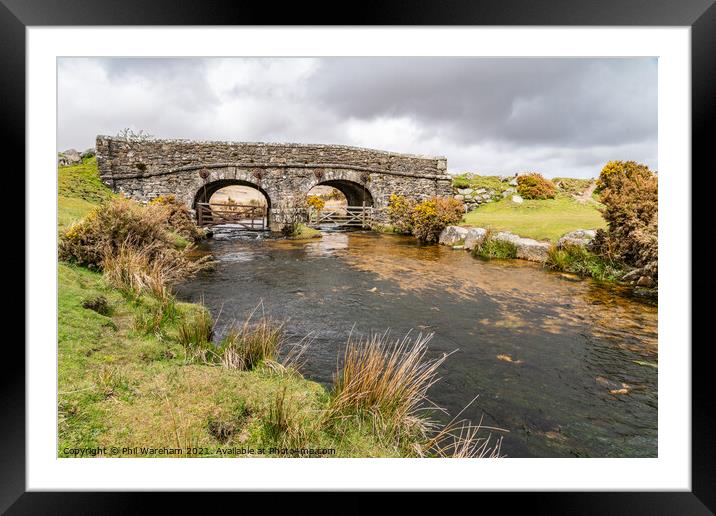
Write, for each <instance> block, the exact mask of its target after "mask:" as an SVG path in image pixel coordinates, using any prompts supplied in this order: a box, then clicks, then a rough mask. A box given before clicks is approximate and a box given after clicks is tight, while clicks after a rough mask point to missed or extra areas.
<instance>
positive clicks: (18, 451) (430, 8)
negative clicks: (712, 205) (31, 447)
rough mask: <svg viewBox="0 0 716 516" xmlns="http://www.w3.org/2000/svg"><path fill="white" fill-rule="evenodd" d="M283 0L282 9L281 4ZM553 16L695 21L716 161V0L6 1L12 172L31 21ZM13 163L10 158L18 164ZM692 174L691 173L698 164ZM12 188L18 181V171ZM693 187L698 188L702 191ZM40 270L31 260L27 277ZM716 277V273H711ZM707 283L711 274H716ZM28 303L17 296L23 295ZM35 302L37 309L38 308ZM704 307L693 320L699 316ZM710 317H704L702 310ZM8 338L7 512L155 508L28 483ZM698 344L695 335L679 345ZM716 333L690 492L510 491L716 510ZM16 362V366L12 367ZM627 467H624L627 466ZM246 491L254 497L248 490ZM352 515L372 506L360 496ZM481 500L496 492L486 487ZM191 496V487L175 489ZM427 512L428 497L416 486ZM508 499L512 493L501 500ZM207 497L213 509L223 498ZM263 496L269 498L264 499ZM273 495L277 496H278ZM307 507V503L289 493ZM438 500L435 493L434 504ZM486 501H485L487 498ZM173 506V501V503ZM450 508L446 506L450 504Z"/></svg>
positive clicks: (702, 391) (576, 501)
mask: <svg viewBox="0 0 716 516" xmlns="http://www.w3.org/2000/svg"><path fill="white" fill-rule="evenodd" d="M279 5H280V7H279ZM284 24H290V25H452V26H455V25H548V26H565V25H576V26H595V25H603V26H632V25H634V26H688V27H691V44H692V56H691V72H692V170H697V169H698V170H700V169H701V168H703V169H704V172H706V170H708V169H711V168H713V166H712V163H708V168H707V161H706V160H707V155H708V151H710V150H711V147H713V140H712V139H710V138H709V136H710V135H709V131H708V129H709V126H710V125H712V124H713V123H714V112H715V109H714V107H715V105H716V94H714V91H715V89H716V88H715V86H714V85H716V5H714V1H713V0H601V1H599V2H596V1H591V0H552V1H550V2H536V1H535V0H500V1H495V0H493V1H484V0H458V1H456V0H443V1H442V2H440V1H429V0H413V1H411V2H406V1H400V0H383V1H381V2H366V3H365V4H362V5H354V4H345V3H342V4H341V8H340V9H334V10H328V9H325V8H323V7H321V6H320V5H319V4H316V5H315V7H314V6H311V5H308V4H305V3H286V4H273V3H269V2H263V3H262V2H236V1H234V2H228V1H215V0H207V1H204V2H176V1H171V0H101V1H100V0H94V1H93V0H0V70H1V73H0V95H1V96H0V120H1V121H2V124H0V127H2V129H1V130H2V132H3V134H2V139H0V146H2V147H3V152H2V155H3V156H7V157H8V159H3V161H4V164H5V167H4V168H5V171H6V173H9V172H10V170H11V167H12V170H17V171H19V170H24V169H25V156H24V152H21V149H24V148H25V140H24V138H25V87H26V84H25V52H26V49H25V28H26V27H27V26H52V25H58V26H62V25H79V26H84V25H284ZM8 161H9V163H8ZM691 174H692V176H691V177H692V179H693V177H694V176H693V172H692V173H691ZM14 181H15V183H14V184H13V188H14V189H16V190H17V189H18V187H19V184H18V183H19V180H17V179H15V180H14ZM692 192H693V190H692ZM692 218H693V217H692ZM29 274H32V271H31V270H28V269H27V267H25V275H26V277H27V275H29ZM709 276H713V275H712V274H709ZM706 282H713V280H712V279H711V278H709V279H707V280H706ZM18 305H19V303H18ZM692 307H693V310H692V314H693V315H692V321H693V322H698V321H700V320H706V321H707V320H709V318H708V316H707V314H706V313H705V310H707V309H708V306H704V305H697V304H695V303H692ZM26 309H29V310H31V309H32V306H27V307H26ZM694 315H695V317H694ZM699 316H702V317H699ZM10 344H11V342H10V341H8V342H6V350H5V351H6V352H5V355H4V356H5V362H6V366H5V367H4V368H3V374H2V375H0V382H1V383H2V391H1V396H2V410H3V416H4V417H3V418H2V423H1V424H0V433H1V435H2V440H0V443H2V444H3V451H2V453H1V454H0V511H7V513H8V514H77V513H82V514H95V513H103V514H115V513H135V512H141V511H142V510H143V509H149V507H150V506H149V505H148V502H149V501H148V500H147V498H148V497H149V496H152V495H148V494H143V495H138V494H132V493H119V492H116V493H78V492H67V493H48V492H42V493H40V492H26V488H25V473H26V465H25V446H26V440H25V430H26V428H25V354H24V350H22V349H20V348H19V346H16V345H10ZM670 344H671V345H680V346H683V347H684V348H685V349H688V345H689V344H690V343H688V342H680V343H670ZM709 353H710V339H704V340H703V341H697V340H694V342H693V346H692V374H693V377H692V457H691V465H692V491H691V492H640V493H637V492H630V493H624V492H623V493H607V492H602V493H525V494H514V493H510V494H508V495H507V496H509V497H512V498H511V499H512V500H514V501H518V502H521V503H529V504H530V510H531V511H532V512H537V513H550V514H555V513H565V512H569V513H584V514H614V513H616V514H622V513H629V514H641V513H649V514H652V513H654V514H711V513H712V512H713V511H714V510H716V489H714V486H716V478H715V477H716V475H715V471H716V467H715V466H714V465H715V464H716V436H715V435H714V426H713V424H712V421H713V420H716V418H714V410H713V402H712V400H711V398H710V392H711V391H712V389H711V388H710V387H711V385H710V381H709V373H710V372H709V371H708V369H710V368H711V365H710V361H709V360H708V358H709V357H708V355H709ZM7 364H12V365H11V366H10V365H7ZM617 474H618V472H617ZM242 496H246V495H242ZM352 496H353V497H354V501H353V502H351V503H350V504H348V505H345V503H344V504H343V506H344V507H347V511H346V512H362V511H361V510H362V509H368V508H369V507H370V503H369V502H367V501H366V500H365V499H364V498H362V497H358V495H352ZM481 496H483V498H481V500H483V501H485V502H486V501H488V500H487V499H486V498H484V496H490V497H494V496H495V495H493V494H485V495H481ZM165 498H170V499H171V501H173V502H174V503H177V502H178V503H180V504H185V503H186V502H187V501H188V497H187V495H178V496H177V495H176V494H174V495H172V496H171V497H165ZM416 500H417V501H419V502H420V503H421V504H422V503H423V501H425V504H424V505H423V508H424V509H428V508H429V507H430V503H431V502H430V500H429V499H428V498H427V497H425V496H420V495H418V496H417V497H416ZM500 501H501V502H504V500H500ZM224 503H226V502H225V501H224V500H223V497H218V496H214V495H212V496H204V497H202V504H203V508H204V510H207V511H208V510H210V508H211V506H212V505H218V504H224ZM259 503H260V502H259ZM272 503H273V502H272ZM286 503H287V504H290V506H292V507H294V508H299V507H301V506H302V505H303V504H305V503H306V502H305V501H303V500H302V499H301V497H298V498H297V497H295V496H293V497H291V498H290V500H288V501H287V502H286ZM432 503H434V502H432ZM481 503H484V502H481ZM164 508H166V509H168V508H169V505H167V506H164ZM443 509H444V507H443Z"/></svg>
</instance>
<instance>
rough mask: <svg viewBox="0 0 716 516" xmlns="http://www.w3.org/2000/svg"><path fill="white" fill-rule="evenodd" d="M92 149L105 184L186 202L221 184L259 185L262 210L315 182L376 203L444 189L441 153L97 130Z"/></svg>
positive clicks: (447, 182) (353, 199)
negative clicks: (130, 135) (144, 136)
mask: <svg viewBox="0 0 716 516" xmlns="http://www.w3.org/2000/svg"><path fill="white" fill-rule="evenodd" d="M96 150H97V163H98V165H99V171H100V177H101V179H102V181H103V182H104V183H105V184H106V185H107V186H109V187H110V188H112V189H113V190H115V191H117V192H122V193H124V194H125V195H127V196H128V197H131V198H133V199H136V200H138V201H143V202H146V201H149V200H151V199H152V198H154V197H157V196H159V195H168V194H172V195H174V196H176V197H177V198H178V199H180V200H181V201H183V202H184V203H186V205H187V206H188V207H189V208H191V209H195V208H196V205H197V203H199V202H208V200H209V199H210V198H211V195H212V194H213V193H214V192H216V191H217V190H219V189H220V188H223V187H225V186H229V185H243V186H249V187H253V188H255V189H257V190H258V191H260V192H261V193H262V194H263V195H264V197H265V198H266V201H267V204H268V206H269V214H270V213H271V208H276V207H278V206H282V205H283V204H284V203H290V202H292V199H296V198H297V197H299V196H301V197H305V195H306V194H307V193H308V192H309V190H311V188H313V187H314V186H318V185H325V186H332V187H334V188H336V189H338V190H340V191H341V192H342V193H343V194H344V195H345V196H346V199H347V201H348V205H349V206H373V207H374V208H378V209H380V208H385V207H386V206H387V204H388V198H389V197H390V194H392V193H396V194H400V195H405V196H407V197H411V198H415V199H423V198H426V197H430V196H435V195H439V196H449V195H451V194H452V187H451V184H452V182H451V178H450V176H448V175H447V160H446V159H445V158H443V157H427V156H415V155H410V154H398V153H394V152H385V151H379V150H372V149H363V148H358V147H348V146H343V145H313V144H297V143H245V142H208V141H189V140H157V139H149V140H127V139H124V138H119V137H109V136H98V137H97V146H96ZM377 211H378V212H380V211H381V210H377ZM270 216H271V215H269V217H270Z"/></svg>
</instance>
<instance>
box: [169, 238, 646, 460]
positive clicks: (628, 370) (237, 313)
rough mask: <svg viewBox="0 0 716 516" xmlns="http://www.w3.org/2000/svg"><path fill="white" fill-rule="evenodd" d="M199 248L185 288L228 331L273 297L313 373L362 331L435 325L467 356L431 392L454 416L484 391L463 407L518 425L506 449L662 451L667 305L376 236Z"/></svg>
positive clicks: (330, 367)
mask: <svg viewBox="0 0 716 516" xmlns="http://www.w3.org/2000/svg"><path fill="white" fill-rule="evenodd" d="M202 248H203V249H204V250H206V251H209V252H211V253H212V254H213V255H214V257H215V259H216V260H218V263H217V266H216V267H215V268H214V270H211V271H207V272H205V273H203V274H202V275H201V276H200V277H198V278H196V279H194V280H192V281H191V282H188V283H186V284H184V285H183V286H182V288H181V289H180V297H182V298H183V299H185V300H189V301H201V300H202V299H203V300H204V303H205V304H206V305H207V306H208V307H209V309H210V310H211V311H212V313H213V314H214V315H215V316H216V315H217V314H219V312H220V313H221V315H220V322H219V324H218V326H217V328H218V334H219V337H220V336H221V333H222V332H224V331H226V327H227V326H228V324H229V323H230V322H231V321H232V320H236V321H243V320H244V319H245V318H246V317H247V316H248V314H249V313H250V312H251V311H252V310H254V308H255V307H256V306H257V304H258V303H259V301H263V306H264V310H265V312H266V313H267V314H269V315H270V316H271V317H272V318H276V319H280V320H285V321H286V326H285V328H286V330H287V332H288V334H289V335H290V336H291V337H292V338H293V339H300V338H302V337H305V336H306V335H309V334H312V335H313V336H314V340H313V342H312V344H311V346H310V348H309V351H308V352H307V355H306V356H305V358H306V363H305V366H304V368H303V373H304V375H305V376H306V377H308V378H311V379H314V380H316V381H319V382H322V383H326V384H328V383H329V382H330V381H331V377H332V375H333V373H334V372H335V370H336V364H337V360H338V357H339V356H340V355H341V352H342V349H343V346H344V344H345V342H346V340H347V338H348V336H349V334H350V333H351V331H352V333H353V336H357V335H367V334H370V333H371V332H383V331H385V330H386V329H390V331H391V334H392V335H394V336H395V337H398V336H402V335H404V334H405V333H406V332H407V331H409V330H411V329H412V330H413V332H423V333H434V337H433V339H432V340H431V341H430V344H429V346H430V350H431V353H432V354H434V356H439V355H440V354H441V353H443V352H451V351H454V350H458V351H457V352H455V353H454V354H452V355H451V356H450V357H449V358H448V359H447V361H446V362H445V363H444V364H443V366H442V368H441V377H442V379H441V381H440V382H439V383H437V384H436V385H434V386H433V387H432V388H431V389H430V391H429V396H430V398H431V400H433V401H434V402H435V403H437V404H438V405H439V406H441V407H444V408H445V409H447V411H448V412H449V413H450V414H451V415H455V414H457V413H458V412H460V410H461V409H462V408H463V407H465V405H467V404H468V403H469V402H470V400H472V399H473V398H474V397H475V396H476V395H479V397H478V398H477V400H476V401H475V403H473V404H472V405H470V407H469V408H468V409H467V410H466V411H465V412H464V413H463V416H465V417H467V418H469V419H471V420H472V421H473V422H478V421H480V419H482V424H483V425H487V426H495V427H500V428H504V429H507V430H509V433H506V434H504V441H503V446H502V451H503V453H505V454H507V455H508V456H510V457H571V456H576V457H655V456H657V308H656V306H652V305H649V304H645V303H643V302H640V301H639V300H636V299H631V298H629V297H628V296H627V295H626V293H625V292H624V291H620V290H619V289H618V288H616V287H613V286H605V285H601V284H598V283H596V282H593V281H591V280H580V279H576V278H574V277H571V276H568V275H563V274H559V273H553V272H549V271H546V270H544V269H543V268H542V267H541V266H539V265H536V264H532V263H528V262H523V261H519V260H512V261H490V262H485V261H481V260H478V259H474V258H472V257H471V256H470V255H469V254H468V253H466V252H464V251H455V250H452V249H450V248H447V247H444V246H438V245H429V246H420V245H418V244H417V243H416V242H415V240H414V239H412V238H410V237H402V236H397V235H384V234H375V233H368V232H352V233H324V235H323V238H321V239H316V240H311V241H290V240H271V239H255V238H254V239H251V240H246V239H238V240H237V239H234V240H231V239H229V240H210V241H208V242H206V243H204V244H202Z"/></svg>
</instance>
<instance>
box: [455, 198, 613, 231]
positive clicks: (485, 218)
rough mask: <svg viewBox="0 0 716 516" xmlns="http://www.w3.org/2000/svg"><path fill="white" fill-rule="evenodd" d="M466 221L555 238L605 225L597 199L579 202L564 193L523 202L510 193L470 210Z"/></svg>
mask: <svg viewBox="0 0 716 516" xmlns="http://www.w3.org/2000/svg"><path fill="white" fill-rule="evenodd" d="M463 225H467V226H476V227H483V228H490V229H493V230H497V231H510V232H512V233H515V234H517V235H520V236H522V237H527V238H534V239H536V240H550V241H552V242H556V241H557V240H558V239H559V237H561V236H562V235H564V234H565V233H568V232H569V231H574V230H576V229H597V228H603V227H605V226H606V224H605V222H604V219H603V218H602V215H601V213H600V212H599V208H598V205H597V204H596V203H593V202H588V203H584V204H580V203H578V202H577V201H575V200H573V199H571V198H569V197H567V196H564V195H558V196H557V197H556V198H555V199H545V200H525V201H524V202H523V203H522V204H517V203H514V202H512V200H511V199H510V198H509V197H508V198H507V199H503V200H501V201H498V202H494V203H488V204H484V205H482V206H480V207H479V208H477V209H475V210H473V211H471V212H470V213H467V214H466V215H465V218H464V219H463Z"/></svg>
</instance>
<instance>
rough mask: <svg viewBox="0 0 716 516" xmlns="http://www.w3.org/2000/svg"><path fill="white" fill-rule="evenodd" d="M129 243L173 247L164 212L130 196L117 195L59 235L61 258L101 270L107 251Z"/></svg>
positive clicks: (113, 250)
mask: <svg viewBox="0 0 716 516" xmlns="http://www.w3.org/2000/svg"><path fill="white" fill-rule="evenodd" d="M127 243H131V245H132V246H134V247H136V248H138V249H141V248H143V247H146V246H154V247H153V249H160V248H163V247H167V248H168V247H173V242H172V237H171V235H170V234H169V233H168V231H167V230H166V225H165V224H164V219H163V214H160V213H158V212H157V211H156V210H148V209H146V208H144V207H143V206H141V205H139V204H138V203H136V202H134V201H130V200H129V199H125V198H122V197H119V198H114V199H111V200H110V201H108V202H106V203H104V204H102V205H100V206H99V207H98V208H95V209H94V210H92V211H91V212H90V213H89V214H88V215H87V216H86V217H85V218H84V219H82V220H81V221H79V222H77V223H75V224H73V225H72V226H70V227H69V228H67V229H66V230H65V231H64V232H63V233H62V234H61V235H60V240H59V244H58V251H59V258H60V260H65V261H69V262H74V263H77V264H79V265H84V266H86V267H89V268H94V269H98V268H101V264H102V260H103V259H104V258H105V256H106V255H107V254H108V253H109V254H113V253H115V252H116V251H117V250H118V249H119V248H120V246H122V245H125V244H127Z"/></svg>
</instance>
